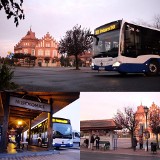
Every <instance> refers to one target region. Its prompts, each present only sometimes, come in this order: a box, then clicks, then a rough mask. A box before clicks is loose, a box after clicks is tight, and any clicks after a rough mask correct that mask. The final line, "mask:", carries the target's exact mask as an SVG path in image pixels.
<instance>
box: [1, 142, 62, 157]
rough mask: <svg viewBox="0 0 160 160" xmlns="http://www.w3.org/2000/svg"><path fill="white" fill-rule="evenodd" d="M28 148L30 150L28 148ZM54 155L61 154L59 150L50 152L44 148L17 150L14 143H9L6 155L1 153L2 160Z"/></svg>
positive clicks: (29, 147)
mask: <svg viewBox="0 0 160 160" xmlns="http://www.w3.org/2000/svg"><path fill="white" fill-rule="evenodd" d="M27 147H28V148H27ZM52 154H60V151H57V150H54V149H53V150H48V148H42V147H37V146H30V145H28V146H24V148H23V149H22V147H21V148H20V149H17V148H16V145H15V144H14V143H9V144H8V147H7V150H6V153H0V159H5V158H18V157H19V158H20V157H28V156H45V155H52Z"/></svg>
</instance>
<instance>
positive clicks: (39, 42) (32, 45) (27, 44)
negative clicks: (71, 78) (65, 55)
mask: <svg viewBox="0 0 160 160" xmlns="http://www.w3.org/2000/svg"><path fill="white" fill-rule="evenodd" d="M14 53H15V54H19V53H25V54H30V55H31V56H35V57H36V60H35V65H36V66H51V67H54V66H55V67H56V66H60V60H59V59H60V56H61V55H60V54H59V52H58V42H56V40H55V39H54V38H52V36H51V35H50V34H49V33H47V34H46V35H44V37H42V38H41V39H38V38H36V36H35V32H32V30H31V29H30V30H29V31H28V32H27V34H26V36H24V37H23V38H22V39H21V40H20V42H18V44H16V46H15V47H14ZM25 62H26V60H25V59H20V60H19V63H20V64H21V65H26V64H27V63H25Z"/></svg>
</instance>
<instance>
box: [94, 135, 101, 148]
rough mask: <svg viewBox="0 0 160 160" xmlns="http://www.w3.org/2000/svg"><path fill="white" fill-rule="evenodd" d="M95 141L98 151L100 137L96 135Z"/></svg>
mask: <svg viewBox="0 0 160 160" xmlns="http://www.w3.org/2000/svg"><path fill="white" fill-rule="evenodd" d="M95 140H96V149H99V141H100V137H99V136H98V135H96V137H95Z"/></svg>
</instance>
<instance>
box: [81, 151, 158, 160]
mask: <svg viewBox="0 0 160 160" xmlns="http://www.w3.org/2000/svg"><path fill="white" fill-rule="evenodd" d="M80 155H81V160H89V159H91V160H159V159H160V157H156V156H138V155H125V154H111V153H97V152H81V153H80Z"/></svg>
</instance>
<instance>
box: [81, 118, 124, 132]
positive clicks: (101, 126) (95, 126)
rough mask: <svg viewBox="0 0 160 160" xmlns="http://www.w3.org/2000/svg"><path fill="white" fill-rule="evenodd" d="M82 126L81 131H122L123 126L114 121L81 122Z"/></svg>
mask: <svg viewBox="0 0 160 160" xmlns="http://www.w3.org/2000/svg"><path fill="white" fill-rule="evenodd" d="M80 126H81V127H80V130H81V131H89V130H119V129H122V126H121V125H119V124H117V123H116V122H115V121H114V120H113V119H104V120H85V121H81V122H80Z"/></svg>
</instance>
